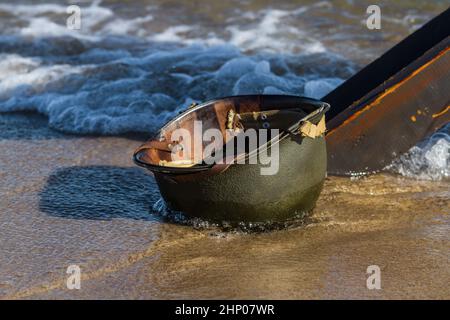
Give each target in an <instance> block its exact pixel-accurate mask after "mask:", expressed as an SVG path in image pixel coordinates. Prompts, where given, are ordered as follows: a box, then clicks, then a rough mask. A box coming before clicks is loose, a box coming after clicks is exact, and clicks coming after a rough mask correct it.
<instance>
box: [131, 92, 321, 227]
mask: <svg viewBox="0 0 450 320" xmlns="http://www.w3.org/2000/svg"><path fill="white" fill-rule="evenodd" d="M328 108H329V105H328V104H326V103H323V102H321V101H318V100H314V99H309V98H302V97H297V96H280V95H249V96H234V97H226V98H221V99H216V100H213V101H209V102H205V103H203V104H200V105H198V106H195V107H193V108H190V109H188V110H186V111H185V112H183V113H182V114H180V115H179V116H177V117H176V118H175V119H173V120H172V121H170V122H169V123H168V124H166V125H165V126H164V127H162V128H161V129H160V132H159V134H158V136H157V137H155V139H153V140H151V141H149V142H147V143H145V144H143V145H142V146H141V147H139V148H138V149H137V150H136V151H135V153H134V161H135V162H136V164H138V165H140V166H143V167H145V168H147V169H149V170H151V171H152V172H153V173H154V175H155V178H156V181H157V183H158V186H159V188H160V191H161V195H162V196H163V198H164V199H165V201H166V203H167V204H168V205H169V206H170V207H171V208H173V209H175V210H179V211H183V212H185V213H187V214H188V215H190V216H194V217H201V218H205V219H208V220H213V221H228V222H236V223H237V222H240V221H246V222H267V221H272V222H273V221H283V220H286V219H289V218H293V217H296V216H299V215H304V214H306V213H308V212H309V211H311V209H312V208H313V207H314V205H315V203H316V200H317V198H318V197H319V194H320V191H321V189H322V185H323V182H324V179H325V176H326V145H325V138H324V131H325V128H324V124H325V120H324V113H325V112H326V111H327V110H328ZM196 120H200V121H201V123H202V130H203V131H200V132H199V133H200V135H201V136H203V133H204V132H206V130H208V129H214V130H218V131H220V132H221V133H222V134H221V136H222V137H223V148H222V150H220V152H218V153H217V154H219V155H220V156H223V157H224V158H223V159H219V161H217V162H214V163H211V162H209V161H207V160H208V157H207V156H204V157H203V158H199V159H196V158H195V148H196V147H195V146H194V145H193V144H186V143H185V142H184V139H183V140H182V141H174V138H173V137H174V135H173V133H174V132H176V130H177V129H180V128H181V129H183V130H187V131H188V132H189V135H190V136H194V135H195V132H197V131H196V129H195V128H196V127H195V126H196V125H195V123H194V122H195V121H196ZM305 126H306V127H307V129H308V130H306V128H305ZM267 128H270V129H278V130H279V132H278V133H277V132H274V133H271V134H270V140H269V142H270V143H269V142H267V143H266V142H263V144H261V140H259V143H258V146H253V147H251V146H250V147H249V149H247V148H246V150H241V152H239V150H237V152H233V154H231V156H230V155H229V153H228V152H223V153H222V151H225V150H226V151H228V150H236V143H235V139H234V138H231V139H229V136H228V135H227V131H228V130H232V131H238V132H242V133H244V132H247V130H249V129H255V130H256V131H257V132H258V133H260V132H261V130H260V129H267ZM305 132H306V133H307V134H305ZM258 139H260V138H258ZM201 143H203V145H201ZM183 144H186V146H184V145H183ZM208 144H210V142H209V141H208V142H205V141H200V145H201V146H202V148H203V149H204V148H206V147H207V145H208ZM181 145H183V146H182V147H181V149H175V148H177V146H181ZM187 146H188V147H187ZM251 148H255V149H251ZM274 150H278V152H275V151H274ZM174 151H175V152H180V155H184V152H187V153H186V155H188V157H187V159H186V160H187V161H183V162H179V161H173V152H174ZM188 151H189V152H188ZM261 152H263V153H265V154H271V155H273V154H275V157H274V159H273V160H274V161H276V162H277V170H276V172H273V173H271V174H262V171H261V168H264V167H267V163H266V164H264V163H261V162H260V161H259V160H260V159H261V158H260V154H261ZM201 154H203V155H204V153H201ZM256 158H258V161H256ZM239 159H244V160H245V161H243V163H239V162H238V163H236V162H237V161H239ZM251 159H254V160H255V161H254V162H253V164H252V161H251ZM230 160H233V161H230Z"/></svg>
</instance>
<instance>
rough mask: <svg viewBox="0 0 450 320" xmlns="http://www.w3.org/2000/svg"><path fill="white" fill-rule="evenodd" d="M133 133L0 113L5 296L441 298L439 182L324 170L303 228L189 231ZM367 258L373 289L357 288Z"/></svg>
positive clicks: (446, 195) (445, 205)
mask: <svg viewBox="0 0 450 320" xmlns="http://www.w3.org/2000/svg"><path fill="white" fill-rule="evenodd" d="M139 144H140V141H139V140H137V139H133V138H117V137H77V136H69V135H63V134H60V133H57V132H55V131H52V130H51V129H48V127H47V122H46V119H45V118H41V117H40V116H36V115H27V116H25V115H22V114H2V115H0V179H1V183H0V244H1V245H0V259H1V260H0V265H1V268H0V298H2V299H20V298H26V299H30V298H31V299H43V298H50V299H61V298H69V299H70V298H93V299H107V298H112V299H115V298H126V299H134V298H136V299H141V298H144V299H165V298H168V299H174V298H183V299H184V298H191V299H210V298H232V299H237V298H239V299H241V298H242V299H257V298H274V299H279V298H280V299H304V298H305V299H309V298H318V299H327V298H332V299H334V298H343V299H347V298H361V299H373V298H380V299H389V298H406V299H418V298H425V299H430V298H437V299H449V298H450V287H449V285H448V283H449V280H450V268H449V262H450V261H449V258H450V250H449V243H450V242H449V241H450V232H449V231H450V216H449V213H450V209H449V208H450V188H449V186H450V185H449V182H448V181H440V182H439V181H434V182H431V181H416V180H413V179H407V178H402V177H398V176H391V175H387V174H378V175H374V176H370V177H367V178H363V179H358V180H354V179H353V180H352V179H348V178H342V177H340V178H339V177H329V178H328V179H327V181H326V184H325V187H324V191H323V193H322V195H321V197H320V200H319V202H318V205H317V208H316V209H315V210H314V212H313V215H312V217H311V221H310V222H309V223H308V224H307V225H305V226H300V227H295V228H289V229H287V230H279V231H271V232H266V233H242V232H223V231H221V230H218V229H215V228H204V229H195V228H193V227H192V226H186V225H180V224H176V223H170V222H166V221H163V219H162V218H161V217H160V216H159V215H158V214H157V213H156V212H155V211H154V209H153V208H152V207H153V205H154V203H155V202H156V201H157V200H158V199H159V193H158V190H157V187H156V185H155V182H154V180H153V178H152V177H151V176H150V175H149V174H147V172H145V171H144V170H142V169H140V168H137V167H135V166H134V165H133V163H132V162H131V153H132V151H133V149H134V148H135V147H136V146H138V145H139ZM71 264H78V265H79V266H80V267H81V272H82V278H81V289H80V290H68V289H67V288H66V279H67V277H68V275H67V274H66V269H67V267H68V266H69V265H71ZM369 265H378V266H380V268H381V286H382V289H381V290H368V289H367V288H366V279H367V274H366V268H367V267H368V266H369Z"/></svg>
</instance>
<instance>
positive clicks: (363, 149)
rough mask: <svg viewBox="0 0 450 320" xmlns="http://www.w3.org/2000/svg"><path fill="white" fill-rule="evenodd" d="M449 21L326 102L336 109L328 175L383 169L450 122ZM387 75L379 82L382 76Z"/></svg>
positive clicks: (447, 15) (449, 16)
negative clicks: (403, 54)
mask: <svg viewBox="0 0 450 320" xmlns="http://www.w3.org/2000/svg"><path fill="white" fill-rule="evenodd" d="M448 21H450V9H449V10H447V11H446V12H444V13H443V14H441V15H440V16H438V17H437V18H435V19H434V20H432V21H431V22H430V23H428V24H427V25H425V26H424V27H423V28H422V29H420V30H419V31H417V32H416V34H413V35H411V36H410V37H408V38H407V39H405V40H404V41H403V42H402V43H400V44H399V45H397V46H396V47H394V48H393V49H391V50H390V51H388V52H387V53H386V54H385V55H383V56H382V57H380V58H379V59H378V60H376V61H375V62H373V63H372V64H370V65H369V66H367V67H366V68H365V69H363V70H362V71H360V72H359V73H358V74H357V75H355V76H354V77H352V78H351V79H349V80H348V81H347V82H345V83H344V84H343V85H342V86H341V87H338V88H337V89H336V90H334V91H333V92H331V93H330V94H329V95H327V96H325V97H324V98H323V100H324V101H327V102H329V103H331V104H332V106H333V108H332V110H331V111H330V120H329V121H328V122H327V127H328V129H329V131H328V133H327V135H326V140H327V147H328V172H329V173H331V174H338V175H348V174H362V173H371V172H376V171H379V170H381V169H383V168H384V167H385V166H386V165H388V164H389V163H391V161H392V160H393V159H394V158H396V157H398V156H399V155H401V154H403V153H405V152H406V151H408V150H409V149H410V148H411V147H412V146H414V145H416V144H417V143H418V142H420V141H421V140H423V139H424V138H426V137H427V136H429V135H430V134H432V133H433V132H435V131H437V130H438V129H439V128H440V127H442V126H443V125H445V124H446V123H448V122H450V26H449V25H448ZM431 31H434V34H428V32H431ZM430 39H431V40H430ZM421 41H422V44H423V45H422V46H421V47H420V50H419V49H417V46H418V45H420V43H421ZM433 41H438V42H435V43H434V42H433ZM427 46H430V48H428V50H425V49H427ZM413 49H417V50H416V51H412V50H413ZM409 51H411V52H409ZM417 51H418V52H417ZM404 52H407V54H405V56H402V55H401V53H404ZM418 53H421V55H420V56H419V57H416V56H417V54H418ZM395 64H398V66H397V67H396V66H395ZM400 67H401V68H400ZM383 68H384V69H383ZM377 70H378V72H377ZM386 70H387V71H386ZM386 72H387V74H384V75H383V76H384V77H386V76H387V75H388V77H386V78H385V79H384V80H383V81H381V82H380V78H379V77H380V76H379V73H386ZM372 76H373V77H375V78H371V77H372ZM364 78H365V79H364ZM364 80H365V81H364ZM378 82H380V83H378ZM358 83H359V84H358ZM364 90H366V91H364Z"/></svg>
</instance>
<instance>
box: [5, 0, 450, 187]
mask: <svg viewBox="0 0 450 320" xmlns="http://www.w3.org/2000/svg"><path fill="white" fill-rule="evenodd" d="M79 6H80V7H81V9H82V28H81V30H70V29H68V28H67V27H66V19H67V17H68V14H67V11H66V9H67V6H66V5H64V4H59V3H49V4H42V3H34V4H7V3H2V4H0V15H1V16H2V19H1V21H0V30H2V31H0V112H13V111H37V112H39V113H41V114H44V115H46V116H47V117H48V122H49V125H50V127H52V128H54V129H57V130H59V131H62V132H66V133H74V134H97V135H120V134H124V133H127V132H144V133H151V132H153V131H155V130H156V129H157V128H159V127H160V126H161V125H162V124H163V123H165V122H166V121H168V120H169V119H170V118H172V117H173V116H174V115H176V114H177V113H178V112H179V111H181V110H183V109H184V108H186V107H187V106H188V105H189V104H190V103H191V102H192V101H205V100H208V99H211V98H216V97H220V96H227V95H237V94H255V93H265V94H296V95H305V96H310V97H314V98H320V97H322V96H324V95H325V94H327V93H328V92H330V91H331V90H333V89H334V88H335V87H337V86H338V85H339V84H341V83H342V82H343V81H344V80H345V79H347V78H348V77H350V76H351V75H352V74H354V73H355V72H356V71H357V69H358V68H360V65H358V64H356V63H354V62H353V61H354V60H356V61H361V58H360V57H363V58H362V60H364V59H365V61H368V60H370V59H373V58H374V57H376V56H377V55H378V54H379V50H382V48H381V49H380V48H378V46H377V48H373V46H368V45H367V44H366V43H370V41H367V40H370V38H365V37H366V36H361V35H360V26H361V17H360V16H359V15H357V14H355V13H352V12H347V11H345V10H346V9H344V11H342V10H343V9H340V8H338V7H336V6H335V5H334V4H333V3H332V2H331V1H321V2H318V3H313V2H311V3H306V4H305V5H301V6H298V5H293V4H283V5H280V6H279V7H277V8H275V7H260V6H258V5H255V7H254V8H249V7H247V4H245V3H243V2H239V1H236V2H233V5H230V6H227V7H226V12H222V11H221V10H224V8H223V7H220V6H219V7H216V4H214V3H210V4H208V6H209V7H208V10H206V11H211V12H213V14H211V16H209V15H207V14H205V13H204V12H203V11H202V13H201V19H198V17H197V16H196V14H194V13H195V12H196V10H192V8H190V7H189V4H183V5H180V6H179V7H170V6H164V5H160V4H159V3H158V4H155V5H150V6H149V5H146V4H143V3H137V4H136V5H135V6H134V7H133V9H131V8H129V7H127V6H123V5H120V4H117V3H115V2H109V1H103V2H101V1H94V2H92V3H80V4H79ZM130 10H131V11H130ZM186 10H187V11H186ZM189 10H191V11H189ZM436 10H437V11H439V10H438V9H436ZM186 12H187V13H189V12H190V13H191V15H192V17H191V15H189V14H187V15H186V14H185V13H186ZM218 13H223V14H220V15H219V14H218ZM431 16H433V13H430V12H409V13H408V14H407V15H406V16H405V17H404V18H401V19H399V18H398V17H396V16H390V14H387V15H386V16H385V17H384V18H385V20H386V24H385V25H384V28H385V30H384V34H386V35H388V36H389V35H393V34H397V33H398V30H399V28H400V30H407V32H410V31H411V30H414V29H416V28H417V27H418V26H420V24H422V23H423V22H424V21H426V20H427V19H429V18H430V17H431ZM318 18H319V19H318ZM393 30H395V32H393ZM355 39H362V40H363V41H360V42H358V41H357V40H356V41H355ZM388 46H389V45H388ZM377 50H378V51H377ZM429 144H430V145H429V146H427V147H426V149H421V148H422V147H416V149H413V150H411V152H410V154H409V155H407V156H404V157H402V160H401V162H400V163H401V164H402V165H399V166H397V167H396V168H397V169H396V170H394V171H396V172H398V173H400V174H403V175H406V176H414V177H420V178H427V177H428V178H429V177H431V178H432V179H439V178H445V177H448V155H447V156H446V153H445V151H446V150H447V151H448V139H447V140H446V139H445V138H444V140H442V139H438V140H436V139H434V138H433V139H430V140H429ZM445 148H447V149H445ZM412 155H414V156H412ZM442 157H445V159H446V160H445V161H447V162H445V161H444V160H442ZM412 158H413V159H415V160H411V159H412ZM435 158H439V161H438V160H436V161H435V160H433V159H435ZM430 170H431V171H430Z"/></svg>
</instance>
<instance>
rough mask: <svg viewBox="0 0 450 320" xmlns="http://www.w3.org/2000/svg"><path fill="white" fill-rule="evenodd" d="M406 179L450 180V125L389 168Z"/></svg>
mask: <svg viewBox="0 0 450 320" xmlns="http://www.w3.org/2000/svg"><path fill="white" fill-rule="evenodd" d="M387 169H388V170H390V171H393V172H396V173H399V174H401V175H404V176H406V177H411V178H418V179H424V180H442V179H449V178H450V124H447V125H446V126H445V127H444V128H442V129H441V130H439V131H438V132H436V133H435V134H433V135H432V136H431V137H430V138H429V139H427V140H426V141H424V142H423V143H421V144H419V145H418V146H414V147H412V148H411V149H410V150H409V152H407V153H406V154H404V155H402V156H401V157H400V158H399V159H397V160H395V161H394V162H393V163H392V164H391V165H389V166H388V167H387Z"/></svg>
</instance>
